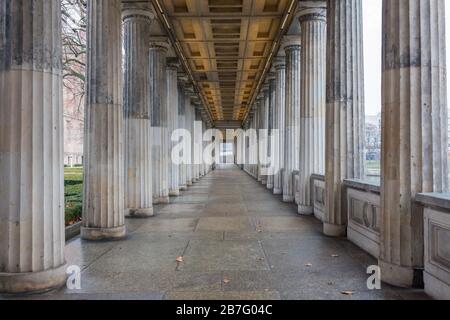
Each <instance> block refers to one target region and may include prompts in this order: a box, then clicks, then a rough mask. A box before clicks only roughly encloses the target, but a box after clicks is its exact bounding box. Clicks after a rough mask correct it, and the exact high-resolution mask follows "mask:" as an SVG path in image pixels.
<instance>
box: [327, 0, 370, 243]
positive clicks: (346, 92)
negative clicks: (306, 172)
mask: <svg viewBox="0 0 450 320" xmlns="http://www.w3.org/2000/svg"><path fill="white" fill-rule="evenodd" d="M327 4H328V7H327V9H328V10H327V17H328V19H327V20H328V22H327V29H328V31H327V35H328V37H327V39H328V40H327V77H326V81H327V89H326V95H327V96H326V99H327V100H326V102H327V107H326V124H327V125H326V137H327V138H326V157H325V159H326V168H325V171H326V173H325V177H326V210H325V211H326V213H325V221H324V233H325V234H326V235H328V236H345V234H346V224H347V212H346V210H345V205H344V203H345V201H346V199H344V198H343V193H342V183H343V180H344V179H348V178H356V179H363V178H364V162H365V161H364V160H365V159H364V132H365V129H364V128H365V115H364V59H363V49H364V48H363V25H362V0H343V1H330V0H328V2H327Z"/></svg>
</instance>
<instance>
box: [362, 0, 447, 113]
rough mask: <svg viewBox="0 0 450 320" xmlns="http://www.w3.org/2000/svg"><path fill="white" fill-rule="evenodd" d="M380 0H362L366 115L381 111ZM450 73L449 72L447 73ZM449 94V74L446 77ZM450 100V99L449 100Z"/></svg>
mask: <svg viewBox="0 0 450 320" xmlns="http://www.w3.org/2000/svg"><path fill="white" fill-rule="evenodd" d="M382 2H383V1H382V0H363V15H364V17H363V21H364V75H365V79H364V81H365V99H366V115H377V114H378V113H379V112H381V20H382V19H381V14H382V11H381V10H382V9H381V6H382ZM445 15H446V23H447V25H446V29H447V32H446V38H447V68H449V67H450V3H448V4H446V8H445ZM449 74H450V73H449ZM447 87H448V93H449V94H450V76H449V77H448V79H447ZM449 101H450V100H449Z"/></svg>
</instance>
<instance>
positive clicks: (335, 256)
mask: <svg viewBox="0 0 450 320" xmlns="http://www.w3.org/2000/svg"><path fill="white" fill-rule="evenodd" d="M331 256H332V257H333V258H339V255H338V254H332V255H331Z"/></svg>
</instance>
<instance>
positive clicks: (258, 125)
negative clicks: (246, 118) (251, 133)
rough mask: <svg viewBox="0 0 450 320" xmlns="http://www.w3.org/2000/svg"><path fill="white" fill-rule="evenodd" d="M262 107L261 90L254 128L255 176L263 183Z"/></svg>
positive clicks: (262, 95)
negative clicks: (256, 133)
mask: <svg viewBox="0 0 450 320" xmlns="http://www.w3.org/2000/svg"><path fill="white" fill-rule="evenodd" d="M264 107H265V101H264V93H263V92H261V93H260V94H259V96H258V97H257V101H256V117H255V120H256V130H257V132H258V153H257V158H256V159H257V166H256V170H257V177H258V181H259V182H261V183H263V181H264V177H263V174H262V173H263V172H262V160H263V159H262V157H261V154H263V150H262V147H263V145H262V144H261V141H262V137H263V135H262V132H261V130H263V129H264Z"/></svg>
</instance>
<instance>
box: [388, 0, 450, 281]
mask: <svg viewBox="0 0 450 320" xmlns="http://www.w3.org/2000/svg"><path fill="white" fill-rule="evenodd" d="M444 2H445V1H444V0H433V1H421V0H411V1H386V0H385V1H383V21H384V23H383V39H384V43H383V117H382V128H383V131H382V141H383V144H382V161H381V163H382V164H381V171H382V177H381V232H380V233H381V235H380V260H379V265H380V267H381V277H382V280H383V281H384V282H387V283H389V284H392V285H396V286H401V287H410V286H412V285H414V284H416V283H417V281H416V277H415V276H416V275H417V274H418V273H419V272H415V270H417V271H419V270H420V269H422V268H423V212H422V210H421V209H420V208H419V207H418V206H417V205H416V204H415V202H414V197H415V195H416V194H417V193H423V192H424V193H429V192H448V168H447V166H448V164H447V158H448V156H447V148H448V147H447V146H448V144H447V140H448V138H447V134H448V128H447V113H448V112H447V90H446V59H445V52H446V51H445V10H444V6H445V4H444Z"/></svg>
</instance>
